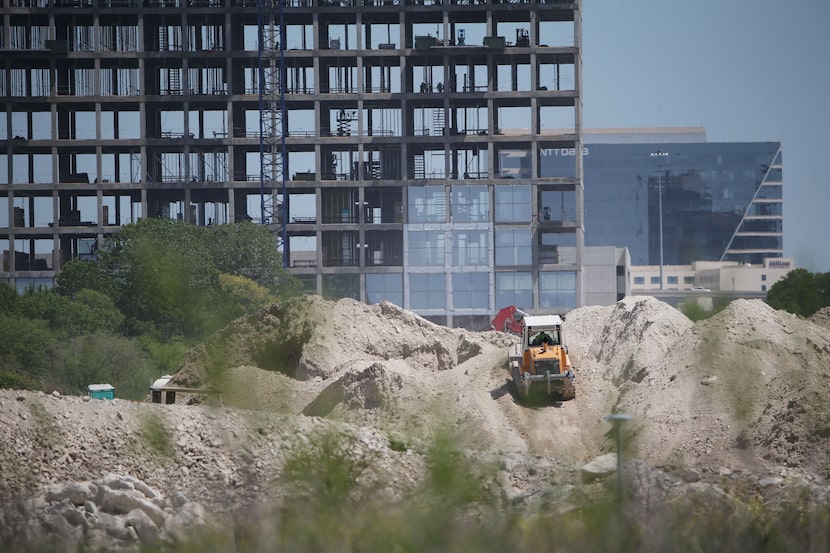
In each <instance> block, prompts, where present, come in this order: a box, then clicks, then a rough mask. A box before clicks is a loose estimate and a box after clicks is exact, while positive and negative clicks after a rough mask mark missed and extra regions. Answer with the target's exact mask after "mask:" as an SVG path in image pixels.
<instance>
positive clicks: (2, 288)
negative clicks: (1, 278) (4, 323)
mask: <svg viewBox="0 0 830 553" xmlns="http://www.w3.org/2000/svg"><path fill="white" fill-rule="evenodd" d="M19 302H20V295H19V294H18V293H17V290H15V289H14V288H12V287H11V286H9V284H8V283H6V282H0V313H14V312H15V311H17V308H18V305H19Z"/></svg>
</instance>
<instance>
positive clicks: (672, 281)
mask: <svg viewBox="0 0 830 553" xmlns="http://www.w3.org/2000/svg"><path fill="white" fill-rule="evenodd" d="M666 282H667V283H669V284H677V277H676V276H670V277H667V278H666Z"/></svg>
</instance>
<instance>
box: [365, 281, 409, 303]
mask: <svg viewBox="0 0 830 553" xmlns="http://www.w3.org/2000/svg"><path fill="white" fill-rule="evenodd" d="M384 300H386V301H389V302H392V303H394V304H395V305H403V276H402V275H400V274H396V273H393V274H374V273H367V274H366V301H367V302H368V303H380V302H382V301H384Z"/></svg>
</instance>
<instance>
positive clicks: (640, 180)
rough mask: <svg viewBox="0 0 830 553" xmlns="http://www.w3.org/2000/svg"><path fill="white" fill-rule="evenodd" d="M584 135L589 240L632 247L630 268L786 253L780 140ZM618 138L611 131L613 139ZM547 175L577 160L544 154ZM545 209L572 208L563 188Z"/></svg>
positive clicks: (757, 260) (591, 243)
mask: <svg viewBox="0 0 830 553" xmlns="http://www.w3.org/2000/svg"><path fill="white" fill-rule="evenodd" d="M593 134H594V136H592V132H590V131H586V135H585V147H584V149H583V152H582V154H583V163H584V172H585V175H584V182H585V195H584V199H585V245H586V246H610V245H613V246H617V247H627V248H628V249H629V252H630V254H631V263H632V265H658V264H661V242H662V263H663V264H665V265H686V264H690V263H692V262H693V261H738V262H741V263H752V264H762V263H763V262H764V259H765V258H776V257H782V256H783V240H784V235H783V225H782V221H783V216H782V214H783V212H782V203H783V193H782V188H783V178H782V165H781V145H780V143H778V142H704V141H677V142H663V141H661V138H662V139H668V140H672V139H676V138H678V137H680V138H688V136H685V135H671V134H669V136H661V135H660V133H654V132H653V131H651V132H643V133H642V135H641V138H642V140H643V141H642V142H640V143H636V142H631V140H636V139H637V136H638V134H637V132H636V131H628V132H627V134H626V140H625V141H624V142H618V143H613V142H610V141H609V142H604V143H599V142H594V140H603V139H604V140H608V139H609V137H608V136H607V135H602V134H600V133H593ZM610 139H611V140H614V139H615V138H614V137H610ZM541 155H542V158H541V162H540V165H541V168H542V171H543V175H542V176H545V175H547V174H561V173H562V171H563V170H564V169H566V168H570V167H572V165H573V156H572V153H571V152H569V151H566V150H548V151H542V152H541ZM549 200H551V201H549V202H547V203H543V205H542V206H541V210H542V212H541V213H542V214H541V216H542V217H543V218H544V217H545V216H546V215H545V214H546V213H548V212H549V211H557V210H560V209H561V210H570V209H573V206H572V202H569V201H568V199H567V197H566V196H565V195H564V194H563V195H562V196H561V197H556V196H555V195H552V196H551V197H550V198H549Z"/></svg>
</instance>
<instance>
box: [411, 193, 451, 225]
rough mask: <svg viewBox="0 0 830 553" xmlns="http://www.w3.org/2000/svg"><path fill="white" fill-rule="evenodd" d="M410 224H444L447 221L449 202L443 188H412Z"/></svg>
mask: <svg viewBox="0 0 830 553" xmlns="http://www.w3.org/2000/svg"><path fill="white" fill-rule="evenodd" d="M407 192H408V198H409V222H410V223H444V222H446V219H447V201H446V197H445V194H444V187H443V186H410V187H409V188H408V189H407Z"/></svg>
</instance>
